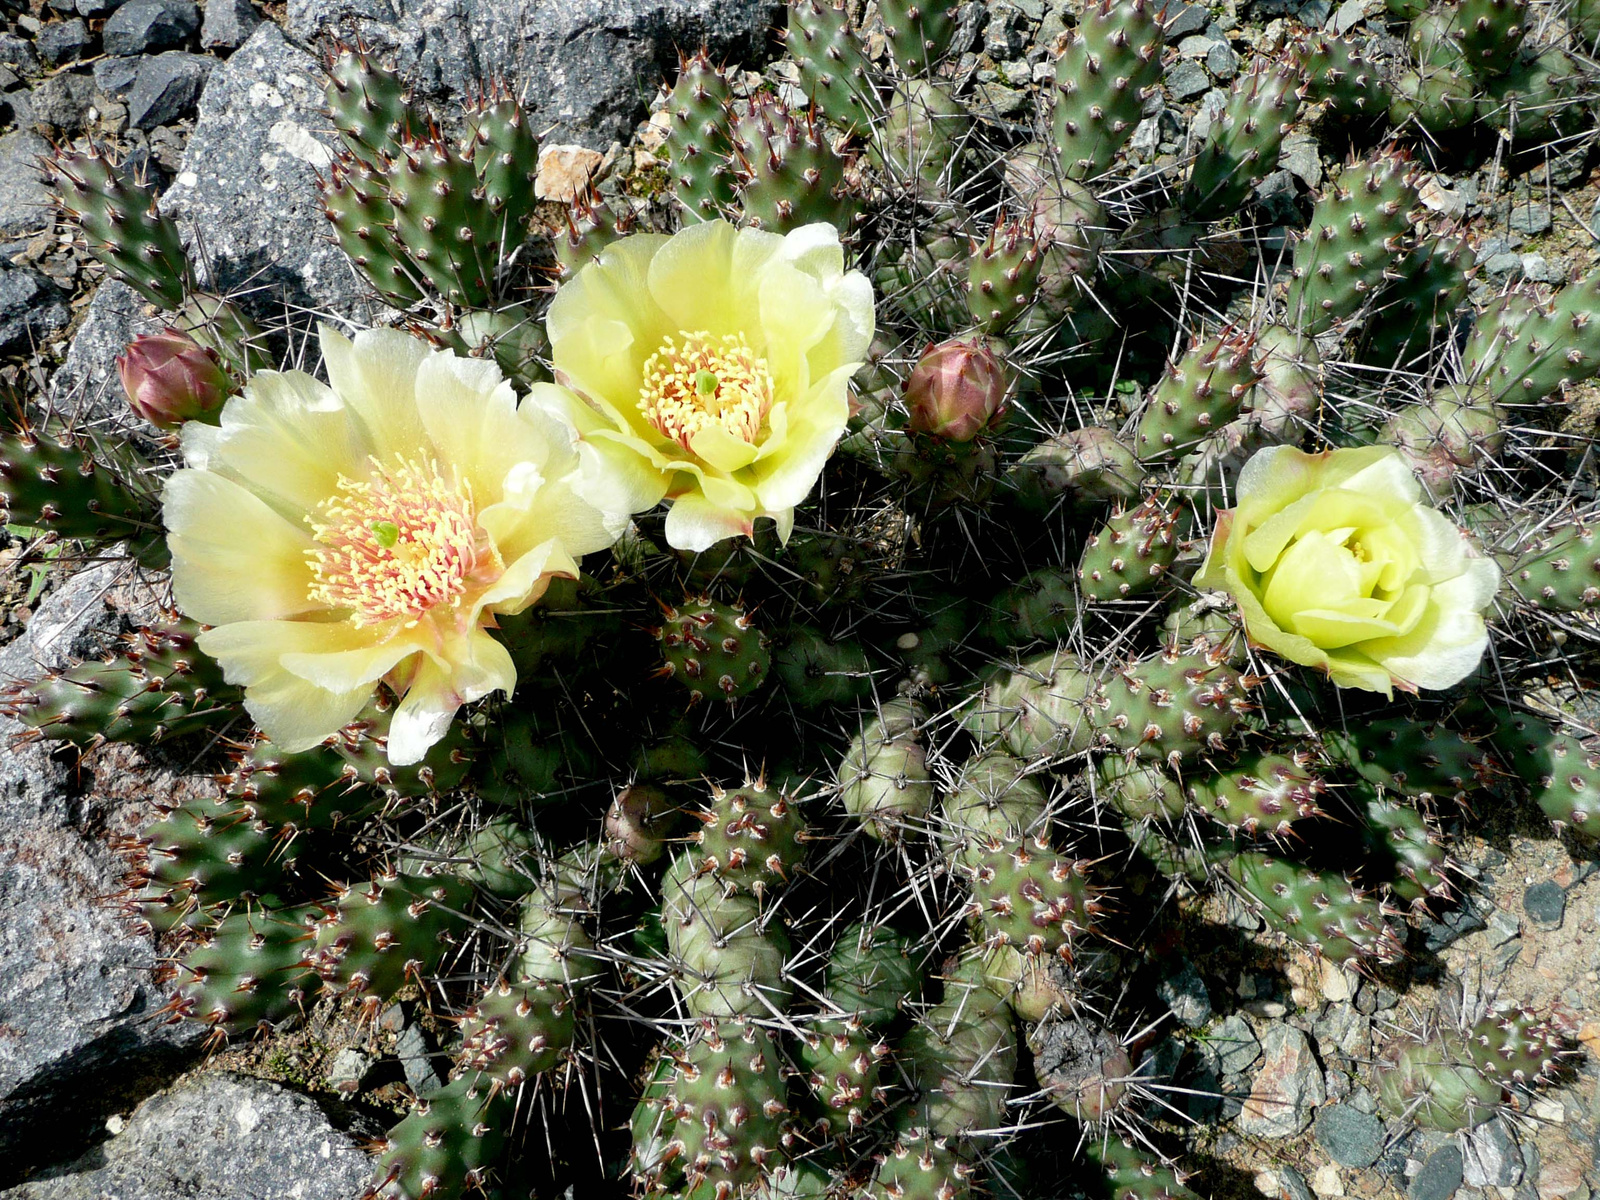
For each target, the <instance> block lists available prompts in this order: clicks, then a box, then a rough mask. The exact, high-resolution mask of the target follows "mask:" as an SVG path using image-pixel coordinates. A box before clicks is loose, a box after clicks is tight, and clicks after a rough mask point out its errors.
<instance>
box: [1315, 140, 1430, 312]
mask: <svg viewBox="0 0 1600 1200" xmlns="http://www.w3.org/2000/svg"><path fill="white" fill-rule="evenodd" d="M1416 203H1417V189H1416V175H1415V172H1414V171H1413V170H1412V167H1411V163H1410V161H1409V159H1407V158H1406V156H1405V155H1404V154H1402V153H1401V152H1399V151H1396V150H1389V151H1384V152H1383V153H1380V154H1378V155H1377V156H1376V157H1375V158H1373V159H1371V160H1369V161H1366V162H1357V163H1353V164H1352V165H1350V166H1347V167H1345V168H1344V170H1342V171H1341V172H1340V173H1339V174H1338V175H1337V176H1336V177H1334V178H1333V179H1332V180H1331V181H1329V184H1328V186H1327V189H1326V190H1325V191H1324V192H1323V195H1322V198H1321V199H1320V200H1318V201H1317V205H1316V207H1315V208H1314V209H1313V210H1312V213H1311V228H1310V229H1309V230H1308V231H1307V232H1306V235H1305V237H1304V238H1303V240H1302V241H1301V242H1300V243H1299V245H1297V246H1296V247H1295V251H1294V268H1293V277H1292V278H1291V280H1290V282H1289V293H1288V319H1289V322H1290V324H1292V325H1296V326H1298V327H1299V329H1300V330H1301V331H1302V332H1303V333H1306V334H1308V335H1311V336H1317V335H1320V334H1323V333H1327V332H1328V331H1330V330H1332V329H1334V328H1336V327H1337V326H1339V325H1340V324H1341V323H1342V322H1344V321H1346V320H1347V319H1348V318H1350V317H1351V316H1352V315H1354V314H1355V313H1356V312H1357V311H1359V310H1360V309H1361V308H1362V306H1363V305H1365V304H1366V303H1367V301H1368V300H1369V299H1371V298H1372V297H1373V296H1374V295H1375V294H1376V291H1377V289H1378V287H1379V286H1380V285H1381V284H1382V283H1383V282H1384V281H1385V280H1386V279H1387V278H1389V276H1390V275H1391V274H1392V272H1393V269H1394V263H1395V262H1396V260H1398V259H1399V258H1400V257H1401V256H1402V255H1403V254H1405V253H1407V252H1408V251H1409V250H1410V249H1411V240H1410V234H1411V210H1412V208H1413V207H1414V206H1415V205H1416Z"/></svg>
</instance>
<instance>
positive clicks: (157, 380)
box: [117, 329, 236, 429]
mask: <svg viewBox="0 0 1600 1200" xmlns="http://www.w3.org/2000/svg"><path fill="white" fill-rule="evenodd" d="M117 374H118V375H120V376H121V377H122V390H123V391H125V392H126V393H127V394H128V404H129V405H130V406H131V407H132V408H133V411H134V412H136V413H138V414H139V416H141V417H143V418H144V419H145V420H146V421H149V422H150V424H152V425H154V426H155V427H156V428H157V429H176V428H178V426H180V425H182V424H183V423H184V422H185V421H206V422H209V423H210V424H213V425H214V424H216V422H217V418H218V415H219V414H220V413H221V411H222V404H223V401H225V400H227V398H228V397H229V396H231V395H232V394H233V393H234V391H235V390H236V389H235V387H234V384H233V380H232V379H230V378H229V377H228V372H227V371H225V370H224V369H223V367H222V363H221V361H220V360H219V359H218V358H217V356H216V354H215V353H213V352H212V351H211V350H208V349H207V348H206V347H204V346H202V345H200V343H198V342H196V341H195V340H194V339H193V338H191V337H187V336H185V335H184V334H182V333H179V332H178V331H177V330H176V329H167V330H166V331H165V332H162V333H151V334H146V335H145V336H143V337H137V338H134V339H133V341H131V342H129V343H128V348H127V350H125V351H124V352H123V353H122V355H121V356H120V357H118V359H117Z"/></svg>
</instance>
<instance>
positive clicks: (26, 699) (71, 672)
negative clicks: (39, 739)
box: [0, 619, 241, 746]
mask: <svg viewBox="0 0 1600 1200" xmlns="http://www.w3.org/2000/svg"><path fill="white" fill-rule="evenodd" d="M198 633H199V627H198V626H196V625H195V624H193V623H192V622H190V621H185V620H181V619H180V620H178V621H175V622H173V623H171V624H165V625H152V626H148V627H146V628H144V629H141V630H139V631H138V632H136V633H133V634H130V635H129V636H128V637H127V638H126V639H125V640H124V645H123V649H122V652H121V653H120V654H118V655H117V656H116V657H115V658H113V659H111V660H110V661H108V662H84V663H79V664H78V665H77V666H75V667H71V668H69V669H67V670H66V671H63V672H61V673H59V674H51V675H46V676H45V677H43V678H42V679H38V680H34V681H32V682H27V683H21V684H18V685H16V686H15V687H13V688H11V689H8V690H7V691H6V692H5V693H4V695H3V697H0V710H3V711H5V712H6V713H7V714H8V715H10V716H13V717H14V718H15V719H17V720H19V721H21V722H22V723H23V724H24V725H26V726H28V727H29V728H30V729H37V730H38V731H39V732H40V733H41V734H42V735H43V736H44V737H47V738H56V739H60V740H62V741H68V742H72V743H73V744H75V745H79V746H92V745H99V744H100V743H101V742H107V741H110V742H141V743H145V744H149V743H154V742H160V741H162V740H164V739H166V738H173V737H182V736H184V735H185V734H189V733H196V732H199V731H201V730H209V729H217V728H220V727H222V726H224V725H226V724H228V723H229V722H232V721H235V720H237V719H238V709H237V707H236V706H237V704H238V702H239V700H240V698H241V696H240V692H239V689H237V688H235V687H232V686H231V685H229V684H228V683H227V682H226V681H224V679H223V677H222V669H221V668H220V667H219V666H217V664H216V662H215V661H214V660H212V659H211V658H209V657H208V656H207V655H205V654H203V653H202V652H201V651H200V649H199V647H197V646H196V645H195V636H196V635H197V634H198Z"/></svg>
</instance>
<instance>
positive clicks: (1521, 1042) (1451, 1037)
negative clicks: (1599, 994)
mask: <svg viewBox="0 0 1600 1200" xmlns="http://www.w3.org/2000/svg"><path fill="white" fill-rule="evenodd" d="M1567 1053H1568V1050H1567V1044H1566V1039H1565V1037H1564V1036H1563V1035H1562V1033H1561V1031H1560V1030H1559V1029H1558V1028H1557V1027H1556V1026H1555V1025H1554V1024H1553V1023H1552V1022H1550V1021H1548V1020H1544V1019H1542V1018H1540V1017H1538V1016H1537V1015H1536V1014H1535V1013H1533V1012H1531V1011H1529V1010H1527V1009H1512V1010H1510V1011H1507V1012H1501V1013H1490V1014H1488V1015H1487V1016H1484V1017H1483V1018H1481V1019H1480V1020H1478V1021H1476V1022H1475V1023H1473V1024H1472V1025H1471V1026H1468V1027H1467V1028H1465V1029H1445V1030H1440V1031H1438V1032H1436V1033H1434V1034H1433V1035H1432V1036H1424V1037H1414V1038H1406V1039H1403V1040H1400V1041H1398V1042H1396V1043H1395V1044H1394V1045H1393V1046H1391V1048H1390V1050H1389V1052H1388V1053H1387V1054H1386V1055H1385V1056H1384V1059H1383V1061H1382V1062H1381V1063H1380V1065H1379V1067H1378V1101H1379V1103H1380V1105H1381V1106H1382V1107H1383V1109H1384V1111H1385V1112H1386V1113H1387V1114H1389V1115H1390V1116H1394V1117H1402V1118H1406V1119H1409V1120H1412V1121H1415V1122H1416V1123H1417V1124H1418V1125H1421V1126H1423V1127H1424V1128H1427V1129H1437V1130H1442V1131H1445V1132H1453V1131H1455V1130H1458V1129H1470V1128H1472V1127H1473V1126H1475V1125H1481V1124H1482V1123H1483V1122H1484V1121H1487V1120H1488V1119H1489V1118H1490V1117H1492V1116H1494V1115H1495V1114H1496V1113H1497V1112H1500V1111H1501V1110H1502V1108H1503V1104H1502V1100H1503V1097H1504V1095H1505V1093H1506V1092H1508V1091H1512V1092H1526V1091H1529V1090H1531V1089H1533V1088H1534V1087H1537V1086H1538V1085H1539V1084H1541V1083H1545V1082H1547V1081H1548V1080H1549V1079H1550V1078H1551V1077H1553V1076H1554V1074H1555V1073H1556V1071H1557V1069H1558V1068H1559V1066H1560V1063H1561V1060H1562V1059H1563V1058H1564V1057H1565V1056H1566V1054H1567Z"/></svg>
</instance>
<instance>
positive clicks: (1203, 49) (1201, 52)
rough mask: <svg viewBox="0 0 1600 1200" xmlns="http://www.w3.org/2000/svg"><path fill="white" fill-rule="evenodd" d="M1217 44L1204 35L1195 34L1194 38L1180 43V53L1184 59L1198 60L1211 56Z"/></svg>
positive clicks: (1185, 39) (1188, 38) (1187, 38)
mask: <svg viewBox="0 0 1600 1200" xmlns="http://www.w3.org/2000/svg"><path fill="white" fill-rule="evenodd" d="M1216 44H1217V43H1216V40H1215V39H1214V38H1208V37H1206V36H1205V35H1204V34H1195V35H1194V36H1192V37H1186V38H1184V39H1183V41H1181V42H1179V43H1178V53H1179V54H1181V55H1182V56H1183V57H1184V58H1193V59H1196V60H1198V59H1202V58H1204V57H1205V56H1206V55H1207V54H1209V53H1210V52H1211V48H1212V47H1213V46H1215V45H1216Z"/></svg>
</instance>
